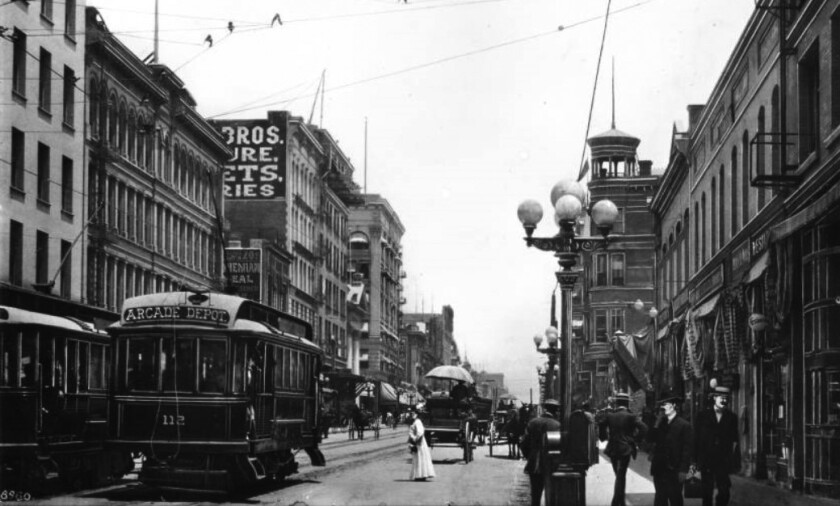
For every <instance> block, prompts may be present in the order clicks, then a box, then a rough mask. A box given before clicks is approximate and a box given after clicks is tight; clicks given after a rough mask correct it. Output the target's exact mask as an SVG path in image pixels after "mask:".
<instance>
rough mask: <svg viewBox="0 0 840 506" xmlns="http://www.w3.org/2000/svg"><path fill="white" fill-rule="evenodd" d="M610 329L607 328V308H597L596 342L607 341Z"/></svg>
mask: <svg viewBox="0 0 840 506" xmlns="http://www.w3.org/2000/svg"><path fill="white" fill-rule="evenodd" d="M608 335H609V330H608V328H607V310H606V309H596V310H595V342H597V343H606V342H607V337H608Z"/></svg>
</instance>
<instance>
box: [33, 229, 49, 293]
mask: <svg viewBox="0 0 840 506" xmlns="http://www.w3.org/2000/svg"><path fill="white" fill-rule="evenodd" d="M49 268H50V236H49V234H47V233H46V232H41V231H40V230H39V231H38V232H36V234H35V282H36V283H46V282H47V280H48V279H49V275H50V274H49Z"/></svg>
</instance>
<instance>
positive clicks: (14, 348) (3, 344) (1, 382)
mask: <svg viewBox="0 0 840 506" xmlns="http://www.w3.org/2000/svg"><path fill="white" fill-rule="evenodd" d="M20 336H21V334H20V332H0V386H3V387H16V386H17V377H18V376H19V375H20V374H19V373H18V350H19V349H20V339H21V337H20Z"/></svg>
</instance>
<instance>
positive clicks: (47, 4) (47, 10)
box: [41, 0, 53, 21]
mask: <svg viewBox="0 0 840 506" xmlns="http://www.w3.org/2000/svg"><path fill="white" fill-rule="evenodd" d="M41 15H42V16H44V17H45V18H47V19H49V20H50V21H52V15H53V0H41Z"/></svg>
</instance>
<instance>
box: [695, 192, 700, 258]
mask: <svg viewBox="0 0 840 506" xmlns="http://www.w3.org/2000/svg"><path fill="white" fill-rule="evenodd" d="M699 270H700V203H699V202H695V203H694V272H697V271H699Z"/></svg>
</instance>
